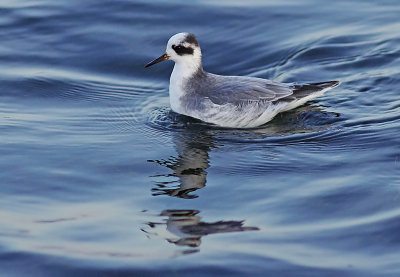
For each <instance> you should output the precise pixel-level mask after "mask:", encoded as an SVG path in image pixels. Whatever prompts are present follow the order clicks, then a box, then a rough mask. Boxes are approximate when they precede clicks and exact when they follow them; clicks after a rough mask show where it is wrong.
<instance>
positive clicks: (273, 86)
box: [207, 74, 339, 105]
mask: <svg viewBox="0 0 400 277" xmlns="http://www.w3.org/2000/svg"><path fill="white" fill-rule="evenodd" d="M209 77H210V80H211V81H212V82H213V84H214V88H213V90H212V92H209V93H208V95H207V97H208V98H209V99H210V100H211V101H212V102H213V103H215V104H218V105H222V104H226V103H231V104H234V105H239V104H246V103H251V102H258V103H260V102H261V103H268V102H269V103H278V102H286V103H288V102H293V101H297V100H300V99H302V98H304V97H307V96H309V95H312V94H315V93H318V92H320V91H322V90H326V89H331V88H334V87H336V86H338V85H339V82H338V81H328V82H320V83H308V84H285V83H279V82H274V81H271V80H267V79H261V78H254V77H239V76H219V75H213V74H210V75H209Z"/></svg>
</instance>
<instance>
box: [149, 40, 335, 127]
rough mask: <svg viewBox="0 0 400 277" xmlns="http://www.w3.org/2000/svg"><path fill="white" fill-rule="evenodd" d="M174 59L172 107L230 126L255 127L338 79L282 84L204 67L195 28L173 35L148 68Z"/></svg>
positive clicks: (313, 96)
mask: <svg viewBox="0 0 400 277" xmlns="http://www.w3.org/2000/svg"><path fill="white" fill-rule="evenodd" d="M165 60H172V61H174V62H175V65H174V68H173V70H172V73H171V77H170V83H169V99H170V106H171V109H172V110H173V111H174V112H176V113H178V114H183V115H185V116H190V117H192V118H196V119H199V120H201V121H204V122H207V123H211V124H214V125H218V126H221V127H226V128H256V127H259V126H261V125H263V124H265V123H267V122H269V121H271V120H272V119H273V118H274V117H275V116H276V115H277V114H278V113H281V112H285V111H288V110H291V109H294V108H296V107H298V106H300V105H303V104H304V103H305V102H307V101H309V100H311V99H313V98H315V97H318V96H321V95H322V94H323V93H324V92H325V91H327V90H330V89H332V88H334V87H337V86H338V85H339V81H327V82H318V83H302V84H300V83H281V82H277V81H273V80H268V79H263V78H257V77H248V76H224V75H217V74H213V73H209V72H206V71H205V70H204V69H203V65H202V54H201V49H200V45H199V42H198V41H197V38H196V37H195V35H194V34H192V33H178V34H175V35H173V36H172V37H171V38H170V39H169V40H168V43H167V48H166V51H165V53H164V54H163V55H161V56H160V57H159V58H157V59H155V60H153V61H151V62H149V63H148V64H146V65H145V67H146V68H147V67H150V66H152V65H154V64H156V63H159V62H162V61H165Z"/></svg>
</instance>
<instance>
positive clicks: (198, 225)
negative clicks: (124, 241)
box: [142, 210, 259, 247]
mask: <svg viewBox="0 0 400 277" xmlns="http://www.w3.org/2000/svg"><path fill="white" fill-rule="evenodd" d="M198 213H199V211H198V210H165V211H163V212H161V214H160V216H166V217H167V219H165V220H164V221H163V222H149V223H147V225H148V226H149V227H150V228H151V231H150V230H146V229H142V231H143V232H145V233H146V234H147V235H148V236H149V237H152V236H161V234H162V233H163V231H161V230H160V231H158V229H159V227H163V228H166V231H167V233H166V235H165V236H164V238H165V240H166V241H168V242H169V243H172V244H175V245H179V246H189V247H199V246H200V244H201V238H202V237H203V236H206V235H211V234H220V233H231V232H243V231H257V230H259V228H257V227H247V226H243V224H244V221H243V220H241V221H233V220H232V221H223V220H221V221H216V222H204V221H202V220H201V217H200V216H198V215H197V214H198Z"/></svg>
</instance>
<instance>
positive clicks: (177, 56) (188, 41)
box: [145, 33, 201, 70]
mask: <svg viewBox="0 0 400 277" xmlns="http://www.w3.org/2000/svg"><path fill="white" fill-rule="evenodd" d="M168 59H169V60H173V61H174V62H175V63H176V64H177V65H181V66H184V67H189V68H190V69H191V70H195V69H197V68H199V67H201V50H200V46H199V43H198V42H197V39H196V37H195V36H194V35H193V34H189V33H178V34H176V35H173V36H172V37H171V38H170V39H169V40H168V44H167V49H166V51H165V54H164V55H162V56H161V57H159V58H157V59H155V60H154V61H152V62H150V63H148V64H147V65H146V66H145V67H149V66H152V65H153V64H156V63H159V62H162V61H165V60H168Z"/></svg>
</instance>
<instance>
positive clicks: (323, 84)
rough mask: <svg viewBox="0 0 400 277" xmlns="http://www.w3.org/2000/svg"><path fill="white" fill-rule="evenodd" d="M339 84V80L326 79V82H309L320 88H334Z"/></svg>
mask: <svg viewBox="0 0 400 277" xmlns="http://www.w3.org/2000/svg"><path fill="white" fill-rule="evenodd" d="M339 84H340V82H339V81H328V82H320V83H311V84H310V85H312V86H317V87H320V88H323V89H324V88H335V87H337V86H338V85H339Z"/></svg>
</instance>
